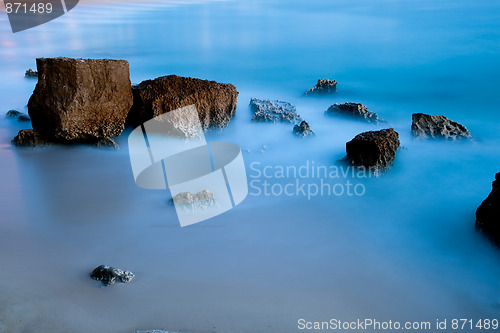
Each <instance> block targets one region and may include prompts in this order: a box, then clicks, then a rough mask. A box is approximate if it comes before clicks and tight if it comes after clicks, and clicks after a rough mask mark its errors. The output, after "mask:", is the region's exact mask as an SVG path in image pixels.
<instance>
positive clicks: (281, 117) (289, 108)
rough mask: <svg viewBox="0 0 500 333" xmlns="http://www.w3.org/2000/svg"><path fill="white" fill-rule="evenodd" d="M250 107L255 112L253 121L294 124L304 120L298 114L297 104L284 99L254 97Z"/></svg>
mask: <svg viewBox="0 0 500 333" xmlns="http://www.w3.org/2000/svg"><path fill="white" fill-rule="evenodd" d="M250 109H251V110H252V112H253V116H252V121H260V122H289V123H292V124H294V123H296V122H298V121H301V120H302V119H301V118H300V116H299V115H298V114H297V109H296V108H295V106H293V105H292V104H290V103H288V102H284V101H277V100H274V101H273V100H269V99H258V98H252V99H251V100H250Z"/></svg>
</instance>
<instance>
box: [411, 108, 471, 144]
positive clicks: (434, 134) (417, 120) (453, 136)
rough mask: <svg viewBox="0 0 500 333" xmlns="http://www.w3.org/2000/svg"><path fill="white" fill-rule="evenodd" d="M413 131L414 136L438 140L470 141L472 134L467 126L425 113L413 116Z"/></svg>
mask: <svg viewBox="0 0 500 333" xmlns="http://www.w3.org/2000/svg"><path fill="white" fill-rule="evenodd" d="M411 131H412V133H413V136H415V137H420V138H437V139H448V140H457V139H470V138H471V135H470V132H469V130H468V129H467V128H465V126H463V125H461V124H459V123H457V122H454V121H452V120H450V119H448V118H446V117H445V116H431V115H427V114H423V113H414V114H413V115H412V124H411Z"/></svg>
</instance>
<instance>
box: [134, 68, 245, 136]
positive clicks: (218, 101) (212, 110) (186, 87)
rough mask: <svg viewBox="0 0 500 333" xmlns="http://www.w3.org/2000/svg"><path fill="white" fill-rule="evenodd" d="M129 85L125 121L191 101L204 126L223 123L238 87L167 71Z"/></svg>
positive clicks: (228, 117)
mask: <svg viewBox="0 0 500 333" xmlns="http://www.w3.org/2000/svg"><path fill="white" fill-rule="evenodd" d="M132 88H133V94H134V106H133V107H132V109H131V110H130V114H129V115H128V117H127V124H128V125H131V126H134V127H135V126H139V125H140V124H142V123H144V122H145V121H148V120H150V119H152V118H155V117H157V116H159V115H161V114H164V113H166V112H169V111H172V110H176V109H179V108H183V107H186V106H189V105H192V104H194V105H195V106H196V109H197V111H198V116H199V119H200V122H201V124H202V127H203V129H208V128H223V127H226V126H227V125H228V124H229V121H230V120H231V118H232V117H233V116H234V114H235V112H236V103H237V99H238V91H237V90H236V87H235V86H233V85H232V84H225V83H218V82H215V81H208V80H201V79H195V78H190V77H180V76H177V75H169V76H163V77H159V78H157V79H154V80H147V81H143V82H141V83H140V84H138V85H136V86H133V87H132Z"/></svg>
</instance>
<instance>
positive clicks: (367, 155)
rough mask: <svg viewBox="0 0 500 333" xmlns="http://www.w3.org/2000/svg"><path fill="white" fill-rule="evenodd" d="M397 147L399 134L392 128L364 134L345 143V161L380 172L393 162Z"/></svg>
mask: <svg viewBox="0 0 500 333" xmlns="http://www.w3.org/2000/svg"><path fill="white" fill-rule="evenodd" d="M399 145H400V143H399V134H398V133H397V132H396V131H395V130H394V129H393V128H389V129H384V130H380V131H369V132H364V133H361V134H358V135H356V136H355V137H354V139H352V140H351V141H349V142H347V144H346V152H347V156H346V158H345V160H346V161H347V162H349V163H351V164H353V165H356V166H364V167H372V168H374V169H377V170H381V169H384V168H387V167H388V166H389V165H390V164H391V163H392V162H393V161H394V159H395V158H396V151H397V150H398V148H399Z"/></svg>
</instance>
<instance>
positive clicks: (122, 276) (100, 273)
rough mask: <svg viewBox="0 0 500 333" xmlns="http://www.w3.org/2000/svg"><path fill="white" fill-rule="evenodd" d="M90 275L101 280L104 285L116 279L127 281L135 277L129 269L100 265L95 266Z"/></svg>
mask: <svg viewBox="0 0 500 333" xmlns="http://www.w3.org/2000/svg"><path fill="white" fill-rule="evenodd" d="M90 277H91V278H92V279H94V280H97V281H101V282H102V283H103V284H104V285H105V286H108V285H110V284H113V283H115V282H116V281H117V280H118V281H121V282H123V283H129V282H130V281H132V279H133V278H134V277H135V275H134V273H132V272H130V271H123V270H121V269H118V268H114V267H110V266H106V265H100V266H98V267H96V268H95V269H94V270H93V271H92V273H91V274H90Z"/></svg>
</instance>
